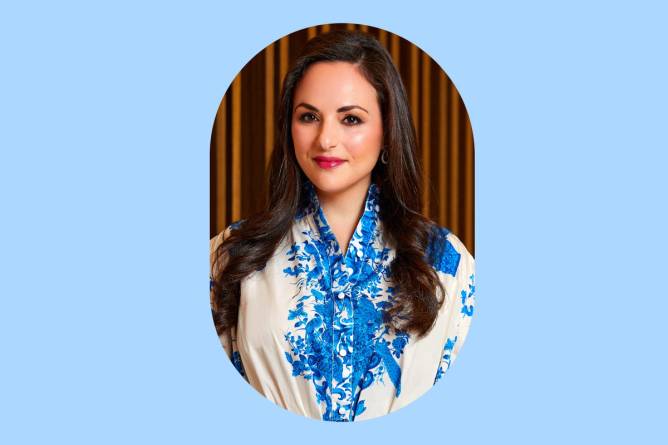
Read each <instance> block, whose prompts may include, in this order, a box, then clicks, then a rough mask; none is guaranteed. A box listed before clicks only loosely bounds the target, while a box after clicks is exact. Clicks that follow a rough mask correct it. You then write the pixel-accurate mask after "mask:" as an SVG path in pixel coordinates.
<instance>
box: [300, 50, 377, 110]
mask: <svg viewBox="0 0 668 445" xmlns="http://www.w3.org/2000/svg"><path fill="white" fill-rule="evenodd" d="M376 99H377V95H376V90H375V88H374V87H373V85H371V84H370V83H369V81H367V80H366V78H365V77H364V75H363V74H362V72H361V71H360V69H359V68H358V66H357V65H354V64H352V63H350V62H338V61H337V62H317V63H314V64H313V65H311V66H309V67H308V68H307V70H306V72H305V73H304V76H303V77H302V78H301V80H300V81H299V83H298V84H297V88H296V89H295V95H294V100H293V102H294V104H295V105H297V104H299V103H300V102H306V103H309V104H310V105H313V106H315V107H316V108H318V109H322V110H324V109H329V108H334V109H336V108H339V107H341V106H345V105H362V106H364V105H363V104H365V105H366V106H369V107H372V105H373V104H375V103H376ZM365 108H366V107H365Z"/></svg>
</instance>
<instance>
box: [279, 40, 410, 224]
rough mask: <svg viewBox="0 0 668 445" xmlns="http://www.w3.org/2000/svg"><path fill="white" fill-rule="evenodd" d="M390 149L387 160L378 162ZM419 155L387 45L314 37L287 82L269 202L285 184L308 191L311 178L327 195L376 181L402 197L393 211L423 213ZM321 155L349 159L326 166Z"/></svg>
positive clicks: (286, 78)
mask: <svg viewBox="0 0 668 445" xmlns="http://www.w3.org/2000/svg"><path fill="white" fill-rule="evenodd" d="M350 106H357V107H354V108H349V107H350ZM383 149H384V150H386V151H387V155H386V156H384V157H385V158H386V159H387V160H388V163H387V164H383V163H381V162H380V161H379V157H380V154H381V150H383ZM415 156H416V141H415V129H414V127H413V122H412V119H411V115H410V110H409V106H408V100H407V97H406V92H405V89H404V86H403V83H402V81H401V77H400V75H399V73H398V71H397V69H396V67H395V66H394V63H393V62H392V58H391V56H390V55H389V53H388V52H387V50H386V49H385V48H384V47H383V46H382V45H381V44H380V43H379V42H378V41H377V40H376V39H375V38H373V37H372V36H370V35H368V34H365V33H361V32H353V31H333V32H330V33H326V34H321V35H319V36H317V37H315V38H313V39H311V40H310V41H309V42H308V43H307V44H306V46H305V48H304V50H303V51H302V53H301V55H300V56H299V57H298V58H297V60H296V62H295V64H294V66H293V67H292V69H291V70H290V71H289V72H288V73H287V75H286V76H285V80H284V82H283V88H282V91H281V99H280V104H279V109H278V139H277V144H276V147H275V150H274V154H273V160H272V164H273V163H275V164H276V165H272V169H271V172H270V183H271V184H274V186H272V187H271V190H272V191H271V192H270V193H272V194H273V196H270V200H269V201H270V206H271V203H276V202H278V201H279V200H280V197H279V196H278V195H277V194H280V193H281V190H285V189H286V188H287V189H288V190H290V191H294V194H295V196H301V189H302V187H301V185H302V182H303V180H304V179H306V178H308V179H309V180H310V181H311V182H312V183H313V184H314V185H315V186H316V188H317V189H318V190H319V191H321V192H325V193H328V192H337V191H341V190H344V189H347V188H348V187H351V186H354V185H356V184H359V183H365V184H368V182H369V180H372V181H375V182H377V183H378V184H379V185H382V186H384V188H386V189H387V193H388V195H392V196H394V197H395V199H394V201H395V203H396V204H398V206H397V208H394V206H387V207H388V208H387V209H386V210H387V211H391V212H392V213H393V214H395V213H396V212H408V213H411V212H419V211H420V209H421V201H420V196H421V193H420V185H421V178H420V176H421V173H420V170H419V164H418V163H417V162H416V160H415ZM318 157H322V158H325V159H326V158H332V157H333V158H339V159H341V160H343V161H345V162H343V163H342V164H339V165H338V166H335V167H334V168H324V167H329V165H328V164H327V163H322V165H319V163H318V159H317V158H318ZM304 176H305V177H304Z"/></svg>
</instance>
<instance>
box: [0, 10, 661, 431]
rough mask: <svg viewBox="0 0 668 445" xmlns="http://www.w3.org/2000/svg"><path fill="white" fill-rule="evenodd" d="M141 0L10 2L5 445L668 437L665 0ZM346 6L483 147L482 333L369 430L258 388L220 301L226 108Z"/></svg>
mask: <svg viewBox="0 0 668 445" xmlns="http://www.w3.org/2000/svg"><path fill="white" fill-rule="evenodd" d="M124 3H125V4H122V5H121V4H118V2H114V3H111V2H108V4H107V5H102V6H99V5H98V6H92V5H89V4H88V3H86V2H80V3H78V4H76V3H71V2H70V3H67V4H62V5H56V4H47V2H44V4H38V3H32V2H31V3H28V2H24V3H22V6H21V7H20V8H16V7H15V6H6V5H5V6H3V7H2V8H1V9H2V11H1V12H0V45H1V47H2V51H1V59H2V70H1V71H0V76H1V77H2V81H1V83H0V91H1V96H0V109H1V113H2V114H1V121H0V126H1V129H2V130H1V131H0V146H1V158H0V193H1V196H2V200H1V205H2V216H1V220H0V224H1V226H2V230H1V235H0V236H1V240H2V241H1V244H0V258H1V261H2V263H1V269H0V274H1V276H2V279H1V280H0V295H1V297H2V309H1V310H0V330H1V337H0V338H1V340H0V341H1V342H2V348H1V350H0V351H1V352H0V354H1V358H0V360H1V362H2V366H1V368H0V369H1V370H0V372H1V373H2V377H1V379H0V382H1V383H0V384H1V385H2V391H1V395H0V407H1V411H2V412H1V413H0V423H1V424H2V426H1V427H0V442H2V443H8V444H9V443H11V444H14V443H186V442H188V443H221V444H222V443H225V444H228V443H241V442H243V443H288V441H289V442H290V443H317V444H327V443H337V444H341V443H358V442H364V443H402V442H403V443H446V444H447V443H588V442H596V443H613V442H629V441H632V440H634V441H637V443H660V442H663V441H665V440H666V424H665V416H666V396H667V391H666V383H665V376H666V373H667V371H668V369H666V368H667V367H666V359H665V354H666V343H665V341H666V340H667V335H666V329H665V318H666V310H667V309H668V305H667V304H666V298H667V297H668V292H666V290H667V289H666V285H665V278H666V272H665V268H666V259H665V258H666V257H665V252H666V248H667V247H668V243H667V242H666V241H667V240H666V232H665V228H666V226H667V222H668V221H666V215H665V207H666V196H665V192H666V190H667V189H668V183H667V182H668V181H667V180H666V176H667V173H666V166H667V162H666V161H667V157H666V154H665V153H666V149H668V144H667V138H666V133H665V130H666V123H667V121H668V119H667V114H668V113H666V102H667V100H668V94H667V87H666V79H668V70H667V69H666V63H665V61H666V43H667V42H668V35H667V34H668V33H667V32H666V26H665V25H666V19H667V14H666V10H665V9H664V8H660V7H659V6H658V4H659V3H660V2H656V3H649V2H634V3H633V6H620V5H611V4H609V3H611V2H600V3H598V4H590V5H589V6H587V5H586V4H585V3H584V2H559V4H558V5H552V6H545V5H541V6H538V4H537V3H538V2H525V3H513V4H510V3H508V2H490V3H488V4H480V3H474V2H457V3H450V4H445V2H439V4H438V5H433V6H429V7H427V6H421V5H422V4H423V2H418V1H411V2H401V3H400V2H397V4H396V6H392V5H387V4H385V5H383V6H378V5H379V4H380V3H371V2H366V1H364V2H363V1H356V2H330V3H324V2H313V1H308V2H271V3H269V2H267V3H266V4H265V5H263V6H258V5H254V4H253V3H252V2H235V3H234V6H223V5H216V4H215V3H210V4H188V5H185V4H184V5H180V6H178V5H175V4H171V3H170V4H168V5H167V4H163V3H162V2H160V3H159V2H155V3H154V4H152V5H146V6H140V5H137V4H134V3H131V2H124ZM219 3H223V2H219ZM228 3H229V2H228ZM464 3H465V5H464ZM497 3H498V4H497ZM628 3H629V4H630V3H631V2H628ZM326 22H357V23H365V24H369V25H374V26H378V27H382V28H384V29H387V30H390V31H392V32H395V33H397V34H399V35H401V36H403V37H405V38H407V39H409V40H410V41H412V42H413V43H415V44H417V45H419V46H420V47H421V48H423V49H424V50H425V51H427V52H428V53H429V54H430V55H431V56H432V57H433V58H434V59H435V60H436V61H437V62H439V63H440V64H441V66H442V67H443V68H444V69H445V70H446V72H447V73H448V74H449V76H450V77H451V78H452V79H453V81H454V82H455V84H456V86H457V87H458V89H459V92H460V93H461V95H462V97H463V98H464V101H465V103H466V105H467V107H468V111H469V113H470V117H471V121H472V125H473V129H474V136H475V142H476V259H477V288H476V295H477V301H478V308H477V313H476V315H475V318H474V321H473V325H472V329H471V332H470V336H469V338H468V340H467V343H466V345H465V347H464V349H463V351H462V353H461V355H460V356H459V358H458V361H457V362H456V364H455V365H454V366H453V368H452V369H451V370H450V371H449V372H448V374H447V376H446V378H445V379H444V380H442V381H441V382H439V384H438V385H437V386H436V387H435V388H434V389H433V390H432V391H431V392H429V393H428V394H427V395H425V396H424V397H423V398H422V399H420V400H419V402H416V403H414V404H413V405H411V406H409V407H408V408H405V409H403V410H400V411H399V412H396V413H394V414H392V415H390V416H386V417H384V418H381V419H377V420H373V421H368V422H360V423H355V424H329V423H323V422H316V421H312V420H309V419H305V418H302V417H299V416H297V415H293V414H291V413H289V412H286V411H283V410H282V409H279V408H277V407H275V406H274V405H273V404H271V403H270V402H267V401H266V400H265V399H264V398H263V397H261V396H259V395H258V394H257V393H255V392H254V391H253V390H252V389H250V388H249V387H248V386H247V385H245V384H242V382H241V380H240V379H239V378H238V377H237V375H236V372H235V371H234V369H233V368H232V366H231V365H230V364H229V363H228V361H227V359H226V358H225V356H224V354H223V353H222V349H221V347H220V344H219V342H218V339H217V338H216V336H215V334H214V330H213V327H212V323H211V318H210V317H211V316H210V312H209V306H208V305H209V302H208V298H209V297H208V275H207V274H208V231H209V197H208V195H209V138H210V133H211V126H212V122H213V118H214V115H215V112H216V109H217V107H218V103H219V101H220V99H221V97H222V95H223V94H224V92H225V90H226V88H227V86H228V85H229V83H230V82H231V80H232V79H233V77H234V75H235V74H236V73H237V72H238V71H239V69H240V68H241V67H242V66H243V65H244V64H245V63H246V61H248V60H249V59H250V58H251V57H252V56H253V55H254V54H255V53H256V52H258V51H260V50H261V49H262V48H263V47H264V46H266V45H267V44H268V43H269V42H271V41H273V40H275V39H277V38H279V37H281V36H283V35H285V34H287V33H289V32H292V31H294V30H297V29H300V28H303V27H306V26H309V25H314V24H320V23H326ZM423 441H424V442H423ZM664 443H665V442H664Z"/></svg>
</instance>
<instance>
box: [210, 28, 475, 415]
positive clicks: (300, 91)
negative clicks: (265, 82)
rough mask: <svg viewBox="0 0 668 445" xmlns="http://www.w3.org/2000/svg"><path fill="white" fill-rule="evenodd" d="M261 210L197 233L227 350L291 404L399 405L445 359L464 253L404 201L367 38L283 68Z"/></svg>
mask: <svg viewBox="0 0 668 445" xmlns="http://www.w3.org/2000/svg"><path fill="white" fill-rule="evenodd" d="M277 141H278V142H277V144H276V147H275V149H274V151H273V154H272V158H271V162H270V177H269V199H268V205H267V208H266V210H264V211H263V212H261V213H259V214H256V215H253V216H252V217H250V218H248V219H246V220H242V221H237V222H235V223H233V224H231V225H230V226H229V227H228V228H227V229H226V230H225V231H224V232H222V233H220V234H219V235H218V236H216V237H214V238H213V239H212V240H211V258H212V281H211V289H212V293H211V298H212V309H213V314H214V319H215V322H216V327H217V330H218V334H219V335H220V338H221V341H222V344H223V347H224V348H225V350H226V351H227V353H228V355H229V357H230V359H231V360H232V361H233V363H234V365H235V366H236V368H237V369H238V371H239V372H240V373H241V374H242V375H243V376H244V378H245V379H246V380H247V381H248V382H249V383H250V384H251V385H252V386H253V387H254V388H255V389H256V390H258V391H259V392H260V393H261V394H263V395H264V396H265V397H267V398H269V399H270V400H272V401H273V402H275V403H277V404H279V405H280V406H282V407H284V408H286V409H288V410H290V411H293V412H296V413H299V414H302V415H304V416H308V417H312V418H316V419H322V420H330V421H354V420H362V419H369V418H373V417H376V416H381V415H384V414H387V413H389V412H391V411H394V410H396V409H398V408H401V407H403V406H405V405H407V404H409V403H410V402H412V401H413V400H415V399H417V398H418V397H420V396H421V395H422V394H424V392H426V391H427V390H428V389H429V388H430V387H431V386H432V385H433V384H434V383H435V382H436V381H437V380H438V379H439V378H440V377H441V376H442V374H443V373H444V372H445V370H446V369H448V367H449V366H450V365H452V362H453V361H454V359H455V357H456V355H457V353H458V351H459V349H460V348H461V345H462V343H463V342H464V339H465V337H466V334H467V332H468V329H469V324H470V319H471V315H472V313H473V305H474V299H473V292H474V287H473V270H474V260H473V257H472V256H471V255H470V253H469V252H468V251H467V249H466V248H465V247H464V245H463V244H462V242H461V241H460V240H459V239H458V238H457V237H456V236H455V235H454V234H452V233H450V232H449V231H448V230H447V229H445V228H442V227H438V226H437V225H435V224H434V223H433V222H431V221H429V220H428V219H426V218H425V217H423V216H422V215H421V214H420V209H421V208H422V203H421V196H422V193H421V187H420V184H421V170H420V166H419V164H418V161H417V158H416V138H415V129H414V127H413V125H412V119H411V115H410V110H409V108H408V102H407V98H406V93H405V90H404V87H403V85H402V82H401V79H400V77H399V74H398V72H397V70H396V68H395V67H394V65H393V63H392V60H391V57H390V56H389V54H388V53H387V51H386V50H385V49H384V48H383V47H382V46H381V45H380V44H379V43H378V42H377V41H376V40H375V39H374V38H373V37H371V36H368V35H366V34H363V33H359V32H349V31H334V32H331V33H328V34H323V35H320V36H318V37H315V38H313V39H312V40H310V41H309V42H308V44H307V46H306V48H305V49H304V52H303V53H302V55H301V56H300V57H299V58H298V60H297V61H296V63H295V66H294V67H293V68H292V70H291V71H290V72H289V73H288V74H287V75H286V78H285V81H284V84H283V89H282V91H281V99H280V109H279V115H278V138H277Z"/></svg>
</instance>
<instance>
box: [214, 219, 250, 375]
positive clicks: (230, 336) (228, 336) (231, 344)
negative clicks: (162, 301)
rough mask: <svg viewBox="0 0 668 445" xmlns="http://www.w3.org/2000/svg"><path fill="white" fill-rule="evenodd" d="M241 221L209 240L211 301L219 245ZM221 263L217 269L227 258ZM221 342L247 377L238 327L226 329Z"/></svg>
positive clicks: (228, 354) (231, 359) (237, 368)
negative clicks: (240, 351) (241, 353)
mask: <svg viewBox="0 0 668 445" xmlns="http://www.w3.org/2000/svg"><path fill="white" fill-rule="evenodd" d="M238 224H239V222H237V223H233V224H231V225H230V226H228V227H227V228H226V229H225V230H224V231H222V232H220V233H219V234H218V235H216V236H214V237H213V238H211V239H210V240H209V292H210V298H211V302H212V303H213V276H214V260H215V258H216V250H217V249H218V247H219V246H220V245H221V244H222V243H223V241H225V240H226V239H227V237H228V236H229V235H230V231H231V230H232V229H233V228H235V227H236V226H237V225H238ZM220 263H221V264H217V265H216V271H217V270H219V268H220V267H222V266H224V265H225V263H226V259H225V258H223V260H222V261H221V262H220ZM219 338H220V342H221V344H222V345H223V349H224V350H225V353H226V354H227V357H228V358H229V359H230V361H231V362H232V364H233V365H234V367H235V368H236V370H237V371H238V372H239V374H241V376H242V377H243V378H246V372H245V371H244V366H243V363H242V362H241V356H240V355H239V350H238V349H237V339H236V327H234V326H233V327H231V328H228V329H225V330H224V331H223V332H222V333H221V334H220V336H219Z"/></svg>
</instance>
